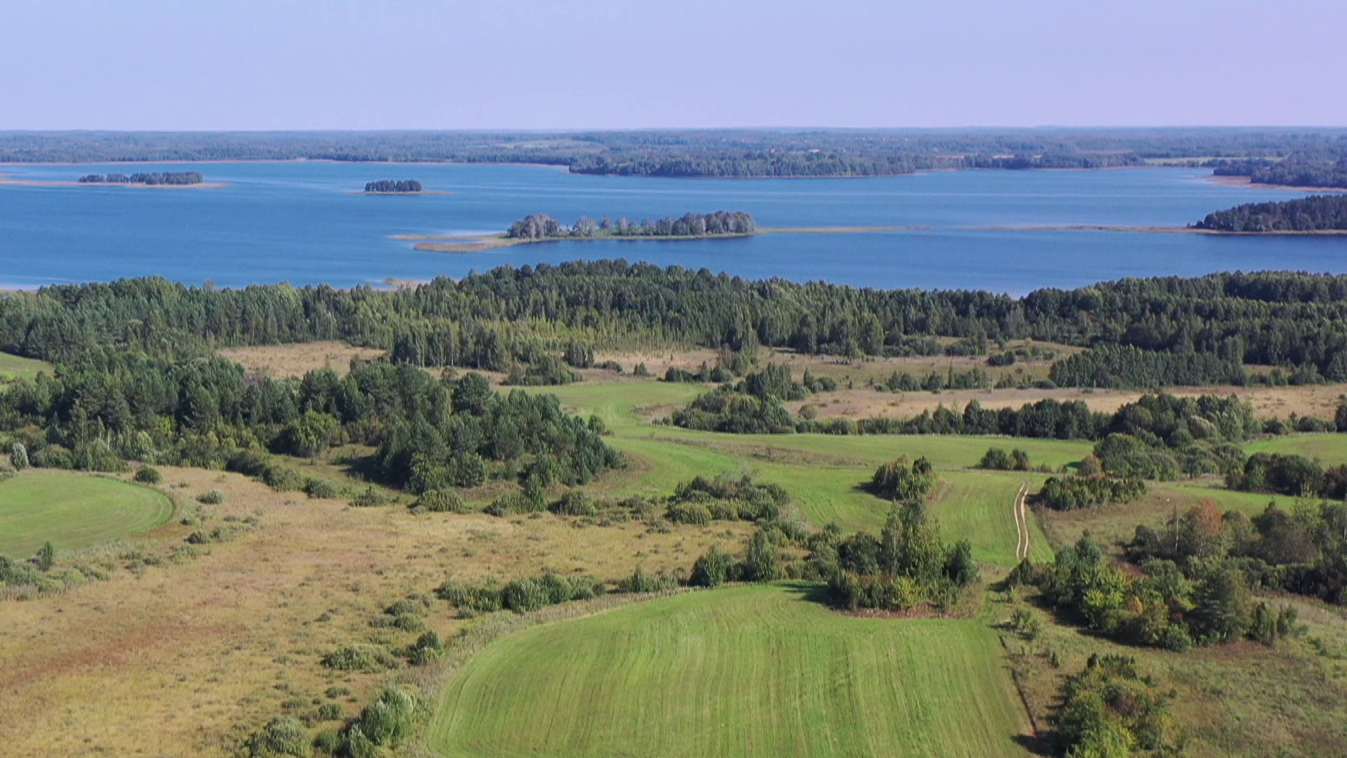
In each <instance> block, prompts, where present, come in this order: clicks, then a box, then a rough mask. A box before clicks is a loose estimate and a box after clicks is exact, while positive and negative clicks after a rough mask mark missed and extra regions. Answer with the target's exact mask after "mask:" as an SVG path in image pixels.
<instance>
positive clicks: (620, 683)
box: [428, 585, 1029, 758]
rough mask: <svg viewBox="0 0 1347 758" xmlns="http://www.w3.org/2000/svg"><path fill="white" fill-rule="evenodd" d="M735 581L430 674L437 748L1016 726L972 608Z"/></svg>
mask: <svg viewBox="0 0 1347 758" xmlns="http://www.w3.org/2000/svg"><path fill="white" fill-rule="evenodd" d="M814 591H815V588H814V587H812V586H810V585H787V586H753V587H735V588H730V589H723V590H715V591H709V592H693V593H686V594H682V595H677V596H674V597H670V598H665V599H659V600H652V601H648V602H643V603H640V604H636V605H633V606H628V607H624V608H621V609H619V610H614V611H610V612H607V613H603V614H600V615H596V616H591V617H588V618H583V619H578V620H573V621H563V622H557V623H554V624H548V625H544V626H539V627H534V628H532V629H529V630H526V631H523V632H519V633H516V634H514V635H511V636H509V637H506V638H503V639H501V640H498V641H496V642H494V643H492V644H490V645H488V646H487V647H485V648H484V649H483V650H482V651H480V652H479V653H478V654H476V655H475V656H473V657H472V658H471V659H469V661H468V662H467V663H466V664H465V665H464V666H463V668H462V669H461V670H460V671H459V672H458V673H457V675H455V676H454V677H453V678H452V679H451V680H450V681H449V682H448V683H447V685H446V686H445V688H444V691H443V694H442V696H441V698H440V700H439V702H438V704H437V710H436V714H435V719H434V721H433V723H432V725H431V728H430V732H429V738H428V743H429V747H430V748H431V749H432V751H433V752H434V753H435V754H436V755H441V756H456V757H457V756H463V757H465V758H466V757H469V756H482V757H483V758H485V757H486V756H491V757H492V758H505V757H507V756H535V757H539V758H542V757H546V756H557V757H558V758H563V757H564V758H571V757H573V756H595V757H597V756H634V755H659V756H687V757H688V758H692V757H695V756H707V757H708V758H711V757H715V758H720V757H721V756H743V757H745V758H749V757H752V756H763V757H764V758H765V757H767V756H914V757H915V756H969V757H970V758H971V757H973V756H978V757H986V756H1016V755H1027V754H1028V751H1027V750H1026V748H1025V747H1023V746H1022V740H1023V738H1024V737H1025V736H1026V733H1027V732H1028V729H1029V727H1028V722H1027V719H1026V718H1025V715H1024V711H1023V708H1022V706H1021V705H1020V703H1019V701H1018V699H1017V695H1016V693H1015V689H1014V685H1013V683H1012V681H1011V679H1010V676H1009V673H1008V671H1007V670H1006V666H1005V662H1004V660H1003V657H1002V653H1001V649H1000V646H999V643H998V642H997V638H996V633H995V631H994V630H992V629H991V628H990V627H988V626H987V625H986V624H985V623H983V622H980V621H976V620H964V621H952V620H924V621H915V620H914V621H904V622H897V621H893V620H890V619H862V618H852V617H848V616H843V615H840V614H836V613H834V612H832V611H830V610H828V609H827V608H826V607H825V606H823V605H820V604H818V603H816V602H813V601H811V600H810V599H808V595H809V594H810V593H812V592H814Z"/></svg>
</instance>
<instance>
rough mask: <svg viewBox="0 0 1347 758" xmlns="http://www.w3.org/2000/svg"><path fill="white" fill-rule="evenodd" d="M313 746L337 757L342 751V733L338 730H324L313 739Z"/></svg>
mask: <svg viewBox="0 0 1347 758" xmlns="http://www.w3.org/2000/svg"><path fill="white" fill-rule="evenodd" d="M313 746H314V747H316V748H318V749H319V750H321V751H323V752H324V753H327V754H328V755H336V754H337V753H338V751H340V750H341V732H339V731H337V730H336V729H330V728H329V729H323V730H320V731H319V732H318V734H316V735H314V737H313Z"/></svg>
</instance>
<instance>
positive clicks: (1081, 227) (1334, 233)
mask: <svg viewBox="0 0 1347 758" xmlns="http://www.w3.org/2000/svg"><path fill="white" fill-rule="evenodd" d="M957 230H958V231H971V232H1130V233H1133V234H1206V235H1210V236H1213V237H1341V236H1344V235H1347V229H1320V230H1317V231H1312V232H1297V231H1271V232H1227V231H1223V230H1221V229H1198V228H1197V227H1193V226H1109V225H1102V224H1060V225H1044V226H965V227H957Z"/></svg>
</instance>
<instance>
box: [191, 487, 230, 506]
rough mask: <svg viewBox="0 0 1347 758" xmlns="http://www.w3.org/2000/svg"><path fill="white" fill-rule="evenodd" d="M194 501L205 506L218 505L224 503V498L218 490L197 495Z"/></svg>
mask: <svg viewBox="0 0 1347 758" xmlns="http://www.w3.org/2000/svg"><path fill="white" fill-rule="evenodd" d="M196 501H197V502H198V503H204V504H206V505H219V504H220V503H223V502H224V501H225V496H224V493H223V492H221V491H219V490H210V491H209V492H203V493H201V494H200V495H198V496H197V498H196Z"/></svg>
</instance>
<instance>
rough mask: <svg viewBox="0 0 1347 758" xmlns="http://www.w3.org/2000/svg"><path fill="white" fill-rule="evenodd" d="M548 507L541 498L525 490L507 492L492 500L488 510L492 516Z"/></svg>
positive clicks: (532, 511) (533, 511)
mask: <svg viewBox="0 0 1347 758" xmlns="http://www.w3.org/2000/svg"><path fill="white" fill-rule="evenodd" d="M545 507H546V502H545V501H542V499H541V498H532V497H529V495H528V494H527V493H525V492H523V491H515V492H507V493H505V494H504V495H501V496H500V497H498V498H496V499H495V500H492V501H491V504H490V505H488V506H487V507H486V512H487V513H489V514H491V515H492V516H509V515H512V514H517V513H536V512H537V511H541V510H543V509H544V508H545Z"/></svg>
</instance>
